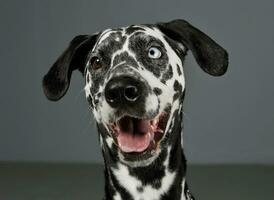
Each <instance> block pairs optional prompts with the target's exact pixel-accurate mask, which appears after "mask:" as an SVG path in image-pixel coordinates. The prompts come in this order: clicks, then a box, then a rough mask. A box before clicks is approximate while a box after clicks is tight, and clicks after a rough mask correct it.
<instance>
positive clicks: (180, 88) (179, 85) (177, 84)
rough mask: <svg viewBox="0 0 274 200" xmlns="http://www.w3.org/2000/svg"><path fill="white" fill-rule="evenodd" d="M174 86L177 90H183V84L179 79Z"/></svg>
mask: <svg viewBox="0 0 274 200" xmlns="http://www.w3.org/2000/svg"><path fill="white" fill-rule="evenodd" d="M173 88H174V91H176V92H182V89H183V87H182V85H181V84H180V83H179V82H178V81H177V80H175V81H174V84H173Z"/></svg>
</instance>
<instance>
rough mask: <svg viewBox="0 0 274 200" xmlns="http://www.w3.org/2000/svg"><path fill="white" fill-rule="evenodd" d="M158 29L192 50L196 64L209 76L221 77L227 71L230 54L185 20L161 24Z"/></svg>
mask: <svg viewBox="0 0 274 200" xmlns="http://www.w3.org/2000/svg"><path fill="white" fill-rule="evenodd" d="M157 27H158V28H159V29H160V30H161V31H162V32H163V33H164V34H165V35H166V36H168V37H169V38H171V39H173V40H175V41H177V42H181V43H182V44H183V45H184V46H185V47H186V48H187V49H190V50H191V51H192V54H193V55H194V57H195V60H196V62H197V63H198V64H199V65H200V67H201V68H202V69H203V70H204V71H205V72H207V73H208V74H211V75H213V76H221V75H223V74H224V73H225V72H226V71H227V66H228V54H227V52H226V50H225V49H223V48H222V47H221V46H220V45H218V44H217V43H216V42H215V41H214V40H212V39H211V38H210V37H209V36H207V35H206V34H205V33H203V32H202V31H200V30H198V29H197V28H195V27H193V26H192V25H190V24H189V23H188V22H186V21H185V20H181V19H178V20H173V21H171V22H168V23H159V24H157Z"/></svg>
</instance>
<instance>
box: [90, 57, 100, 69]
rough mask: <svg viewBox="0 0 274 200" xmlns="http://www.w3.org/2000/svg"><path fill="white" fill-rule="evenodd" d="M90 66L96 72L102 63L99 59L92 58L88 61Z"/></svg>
mask: <svg viewBox="0 0 274 200" xmlns="http://www.w3.org/2000/svg"><path fill="white" fill-rule="evenodd" d="M90 65H91V67H92V69H94V70H97V69H100V68H101V67H102V62H101V60H100V58H98V57H93V58H91V60H90Z"/></svg>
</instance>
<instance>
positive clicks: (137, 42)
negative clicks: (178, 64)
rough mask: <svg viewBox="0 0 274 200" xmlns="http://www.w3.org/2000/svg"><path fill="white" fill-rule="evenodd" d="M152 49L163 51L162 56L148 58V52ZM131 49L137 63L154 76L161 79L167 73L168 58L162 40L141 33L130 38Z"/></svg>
mask: <svg viewBox="0 0 274 200" xmlns="http://www.w3.org/2000/svg"><path fill="white" fill-rule="evenodd" d="M151 47H156V48H158V49H159V50H160V51H161V53H162V55H161V57H160V58H158V59H153V58H150V57H149V56H148V50H149V48H151ZM129 49H130V50H131V51H133V52H134V53H135V55H136V59H137V61H138V62H140V63H141V64H142V65H143V66H144V67H145V68H146V69H147V70H148V71H150V72H152V73H153V74H154V76H156V77H158V78H159V77H160V76H161V74H162V73H163V71H165V69H166V66H167V63H168V57H167V54H166V49H165V48H164V44H163V43H162V42H161V40H159V39H157V38H154V37H152V36H148V35H146V34H145V33H141V32H140V33H137V34H134V35H132V36H131V37H130V38H129Z"/></svg>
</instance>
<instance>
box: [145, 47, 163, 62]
mask: <svg viewBox="0 0 274 200" xmlns="http://www.w3.org/2000/svg"><path fill="white" fill-rule="evenodd" d="M161 55H162V53H161V51H160V50H159V49H158V48H156V47H151V48H150V49H149V50H148V57H150V58H152V59H157V58H160V57H161Z"/></svg>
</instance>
